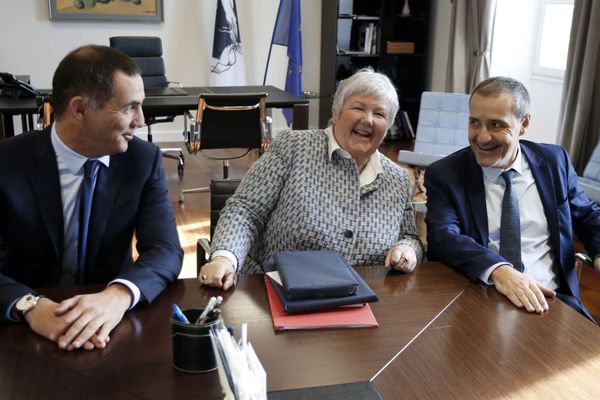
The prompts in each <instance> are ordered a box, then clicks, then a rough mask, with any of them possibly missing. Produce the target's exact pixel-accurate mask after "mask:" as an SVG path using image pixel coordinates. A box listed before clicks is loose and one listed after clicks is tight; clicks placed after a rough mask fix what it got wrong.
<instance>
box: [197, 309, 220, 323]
mask: <svg viewBox="0 0 600 400" xmlns="http://www.w3.org/2000/svg"><path fill="white" fill-rule="evenodd" d="M219 315H221V309H220V308H215V309H213V310H212V311H211V312H209V313H208V315H207V316H206V317H204V319H203V320H202V321H200V323H201V324H206V323H209V322H213V321H216V320H217V319H218V318H219Z"/></svg>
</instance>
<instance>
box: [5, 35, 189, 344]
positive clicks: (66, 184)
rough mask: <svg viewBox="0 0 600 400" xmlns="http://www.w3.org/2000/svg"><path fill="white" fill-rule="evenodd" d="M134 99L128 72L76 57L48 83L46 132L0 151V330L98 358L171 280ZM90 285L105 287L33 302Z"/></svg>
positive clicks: (136, 93)
mask: <svg viewBox="0 0 600 400" xmlns="http://www.w3.org/2000/svg"><path fill="white" fill-rule="evenodd" d="M143 100H144V85H143V82H142V78H141V76H140V70H139V67H138V66H137V64H136V63H135V62H134V61H132V60H131V59H130V58H129V57H128V56H126V55H125V54H123V53H121V52H120V51H118V50H115V49H112V48H110V47H106V46H93V45H90V46H84V47H80V48H78V49H76V50H73V51H72V52H71V53H69V54H68V55H67V56H66V57H65V58H64V59H63V60H62V61H61V62H60V64H59V66H58V68H57V69H56V72H55V74H54V78H53V81H52V105H53V108H54V119H55V123H54V124H52V125H51V126H50V127H48V128H46V129H45V130H44V131H42V132H28V133H23V134H21V135H17V136H15V137H14V138H11V139H7V140H5V141H3V142H0V319H2V320H15V321H18V320H21V321H24V322H26V323H28V324H29V325H30V327H31V329H32V330H34V331H35V332H37V333H38V334H40V335H42V336H44V337H46V338H48V339H50V340H52V341H54V342H56V343H57V344H58V346H59V348H61V349H66V350H74V349H77V348H85V349H87V350H91V349H94V348H104V347H105V346H106V345H107V343H108V342H109V340H110V337H109V334H110V332H111V331H112V330H113V328H114V327H115V326H116V325H117V324H118V323H119V322H120V321H121V319H122V318H123V315H124V313H125V312H126V311H127V310H128V309H131V308H132V307H135V306H136V305H137V304H140V303H149V302H151V301H152V300H153V299H154V298H155V297H156V296H158V294H160V292H161V291H162V290H163V289H164V288H165V287H166V286H167V284H169V283H170V282H172V281H174V280H175V279H177V276H178V274H179V271H180V269H181V263H182V258H183V251H182V249H181V246H180V244H179V239H178V235H177V230H176V225H175V218H174V215H173V210H172V206H171V203H170V201H169V198H168V192H167V184H166V179H165V176H164V173H163V171H162V167H161V160H162V157H161V152H160V149H159V148H158V147H156V146H155V145H153V144H152V143H148V142H146V141H143V140H140V139H137V138H136V137H134V131H135V130H136V129H137V128H139V127H141V126H143V125H144V115H143V113H142V108H141V106H142V102H143ZM134 234H135V237H136V247H137V252H138V254H139V256H138V257H137V259H135V260H134V259H133V257H132V249H131V247H132V238H133V235H134ZM91 283H96V284H98V283H101V284H106V286H105V288H104V289H103V290H101V291H100V292H97V293H92V294H84V295H78V296H75V297H72V298H69V299H66V300H63V301H62V302H60V303H57V302H55V301H53V300H52V299H49V298H46V297H43V296H40V295H39V294H37V293H36V292H35V289H36V288H42V287H49V286H58V285H75V284H91Z"/></svg>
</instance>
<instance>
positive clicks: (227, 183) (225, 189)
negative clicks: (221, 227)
mask: <svg viewBox="0 0 600 400" xmlns="http://www.w3.org/2000/svg"><path fill="white" fill-rule="evenodd" d="M239 184H240V180H239V179H225V180H211V181H210V240H209V239H204V238H201V239H198V242H197V243H196V272H197V275H199V274H200V268H201V267H202V266H203V265H204V264H206V262H207V257H210V253H211V250H210V241H211V240H212V237H213V234H214V233H215V227H216V226H217V222H218V221H219V215H220V214H221V210H222V209H223V207H225V202H226V201H227V199H228V198H230V197H231V195H232V194H233V193H235V191H236V189H237V187H238V186H239Z"/></svg>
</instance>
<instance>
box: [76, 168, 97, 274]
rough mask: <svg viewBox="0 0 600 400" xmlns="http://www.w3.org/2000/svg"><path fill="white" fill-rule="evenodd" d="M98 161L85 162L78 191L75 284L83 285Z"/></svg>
mask: <svg viewBox="0 0 600 400" xmlns="http://www.w3.org/2000/svg"><path fill="white" fill-rule="evenodd" d="M99 166H100V161H98V160H87V161H86V162H85V164H84V166H83V170H84V175H83V182H82V183H81V189H80V190H79V247H78V248H77V267H78V270H77V283H83V282H84V280H83V277H84V271H85V256H86V251H87V239H88V228H89V223H90V215H91V213H92V199H93V197H94V183H95V181H96V175H97V174H98V167H99Z"/></svg>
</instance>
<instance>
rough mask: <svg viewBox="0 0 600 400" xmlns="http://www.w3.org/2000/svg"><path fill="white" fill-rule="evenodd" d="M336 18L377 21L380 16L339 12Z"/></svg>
mask: <svg viewBox="0 0 600 400" xmlns="http://www.w3.org/2000/svg"><path fill="white" fill-rule="evenodd" d="M337 17H338V19H352V20H355V21H379V20H381V18H379V17H377V16H373V15H356V14H339V15H338V16H337Z"/></svg>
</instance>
